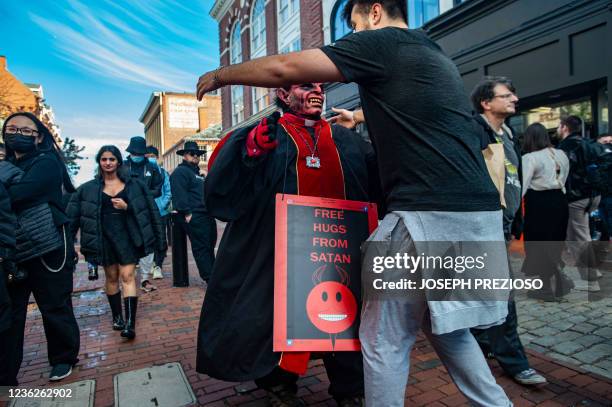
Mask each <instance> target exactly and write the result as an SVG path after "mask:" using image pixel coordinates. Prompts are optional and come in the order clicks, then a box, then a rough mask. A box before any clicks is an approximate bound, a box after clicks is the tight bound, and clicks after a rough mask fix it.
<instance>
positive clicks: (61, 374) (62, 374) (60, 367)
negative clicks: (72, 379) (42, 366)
mask: <svg viewBox="0 0 612 407" xmlns="http://www.w3.org/2000/svg"><path fill="white" fill-rule="evenodd" d="M71 373H72V365H69V364H67V363H59V364H57V365H55V366H53V368H52V369H51V374H49V380H50V381H52V382H57V381H59V380H62V379H64V378H66V377H68V376H70V374H71Z"/></svg>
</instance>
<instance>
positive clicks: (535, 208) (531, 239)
mask: <svg viewBox="0 0 612 407" xmlns="http://www.w3.org/2000/svg"><path fill="white" fill-rule="evenodd" d="M524 207H525V224H524V230H523V232H524V236H525V263H524V264H523V272H524V273H525V274H527V275H540V276H543V277H549V276H552V275H553V274H554V273H555V271H556V270H559V268H561V267H562V262H561V253H562V252H563V248H564V247H565V243H564V242H565V236H566V233H567V222H568V218H569V209H568V203H567V198H566V196H565V194H564V193H563V191H561V190H560V189H552V190H546V191H534V190H532V189H530V190H528V191H527V193H526V194H525V206H524Z"/></svg>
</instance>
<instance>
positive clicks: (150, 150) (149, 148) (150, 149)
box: [146, 146, 159, 157]
mask: <svg viewBox="0 0 612 407" xmlns="http://www.w3.org/2000/svg"><path fill="white" fill-rule="evenodd" d="M146 151H147V154H153V155H155V157H159V150H158V149H157V147H155V146H147V150H146Z"/></svg>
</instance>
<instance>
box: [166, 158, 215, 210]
mask: <svg viewBox="0 0 612 407" xmlns="http://www.w3.org/2000/svg"><path fill="white" fill-rule="evenodd" d="M199 172H200V169H199V167H198V166H197V165H195V164H190V163H188V162H186V161H183V162H182V163H180V164H179V165H178V167H176V169H175V170H174V171H172V174H171V175H170V189H171V190H172V208H173V209H174V210H175V211H177V212H178V213H180V214H181V215H189V214H191V213H193V212H206V206H205V204H204V177H203V176H201V175H200V173H199Z"/></svg>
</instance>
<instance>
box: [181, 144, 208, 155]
mask: <svg viewBox="0 0 612 407" xmlns="http://www.w3.org/2000/svg"><path fill="white" fill-rule="evenodd" d="M176 153H177V154H178V155H183V154H185V153H193V154H196V155H204V154H206V150H201V149H200V147H198V143H196V142H195V141H186V142H185V144H184V145H183V149H182V150H178V151H177V152H176Z"/></svg>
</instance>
